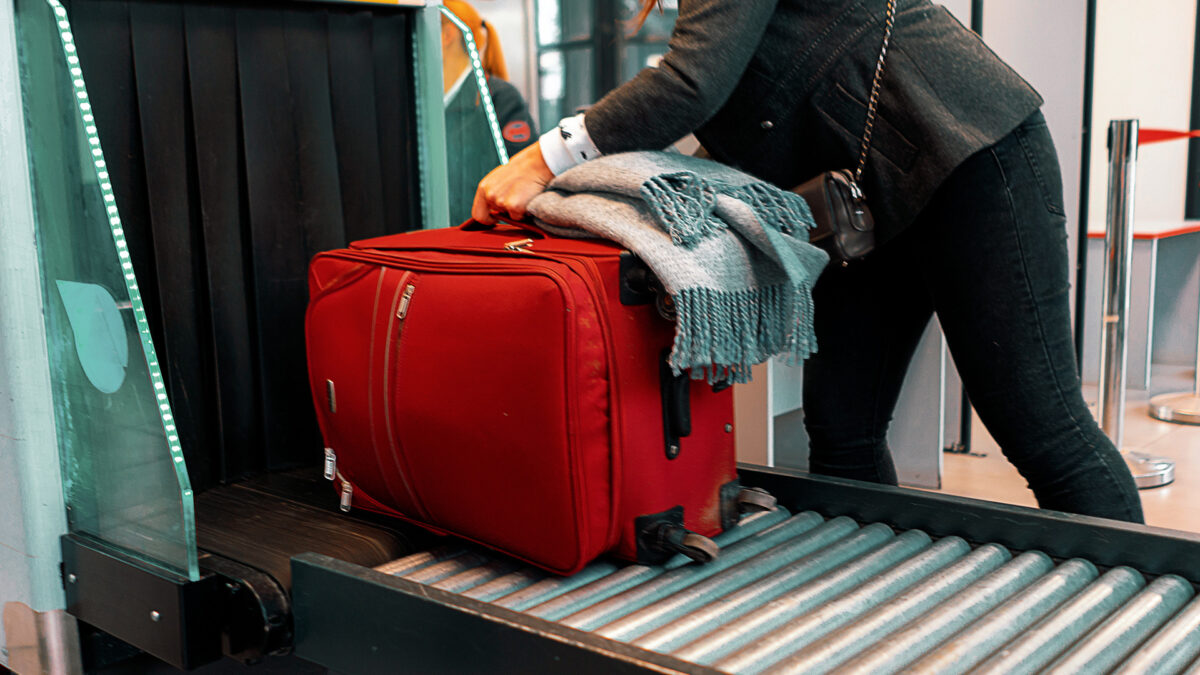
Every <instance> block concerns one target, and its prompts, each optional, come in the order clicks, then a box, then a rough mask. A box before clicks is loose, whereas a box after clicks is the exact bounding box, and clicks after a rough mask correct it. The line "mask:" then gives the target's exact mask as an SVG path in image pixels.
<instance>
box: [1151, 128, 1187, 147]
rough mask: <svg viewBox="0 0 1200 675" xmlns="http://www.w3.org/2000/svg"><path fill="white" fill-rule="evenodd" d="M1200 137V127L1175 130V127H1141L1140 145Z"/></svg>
mask: <svg viewBox="0 0 1200 675" xmlns="http://www.w3.org/2000/svg"><path fill="white" fill-rule="evenodd" d="M1196 137H1200V129H1196V130H1193V131H1175V130H1174V129H1141V130H1139V131H1138V145H1148V144H1150V143H1162V142H1164V141H1175V140H1179V139H1181V138H1196Z"/></svg>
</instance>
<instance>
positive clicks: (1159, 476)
mask: <svg viewBox="0 0 1200 675" xmlns="http://www.w3.org/2000/svg"><path fill="white" fill-rule="evenodd" d="M1137 141H1138V121H1137V120H1113V121H1112V122H1110V123H1109V126H1108V214H1107V216H1108V218H1107V223H1106V225H1107V227H1106V228H1105V235H1104V284H1103V286H1102V291H1101V296H1100V297H1101V303H1103V307H1102V308H1101V309H1102V310H1103V311H1102V314H1101V316H1102V323H1101V334H1100V392H1099V404H1098V406H1097V409H1098V418H1099V419H1098V421H1099V422H1100V428H1101V429H1103V430H1104V433H1105V434H1107V435H1108V437H1109V438H1110V439H1111V440H1112V442H1113V444H1114V445H1116V446H1117V447H1118V448H1121V446H1122V445H1123V443H1124V440H1125V367H1126V354H1127V351H1128V350H1127V345H1126V342H1125V338H1126V335H1127V333H1128V324H1127V323H1126V321H1125V316H1126V315H1127V314H1128V310H1129V271H1130V267H1131V265H1132V263H1133V213H1134V191H1135V188H1136V175H1137V171H1136V169H1137ZM1122 455H1124V457H1125V461H1126V463H1127V464H1128V465H1129V469H1130V471H1132V473H1133V478H1134V480H1135V481H1136V482H1137V485H1138V487H1139V488H1143V489H1144V488H1150V487H1158V486H1160V485H1166V484H1167V483H1170V482H1171V481H1173V480H1175V463H1174V462H1172V461H1171V460H1168V459H1163V458H1157V457H1150V456H1147V455H1144V454H1142V453H1137V452H1127V451H1125V450H1123V449H1122Z"/></svg>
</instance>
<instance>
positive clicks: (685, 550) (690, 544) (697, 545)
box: [679, 532, 721, 563]
mask: <svg viewBox="0 0 1200 675" xmlns="http://www.w3.org/2000/svg"><path fill="white" fill-rule="evenodd" d="M679 552H680V553H682V554H684V555H686V556H687V557H689V558H691V559H692V560H695V561H696V562H699V563H706V562H712V561H713V560H716V559H717V555H719V554H720V553H721V547H720V546H718V545H717V542H715V541H713V540H712V539H709V538H708V537H705V536H703V535H699V534H696V533H695V532H688V533H687V535H686V536H684V538H683V541H682V542H680V544H679Z"/></svg>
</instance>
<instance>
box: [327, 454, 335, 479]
mask: <svg viewBox="0 0 1200 675" xmlns="http://www.w3.org/2000/svg"><path fill="white" fill-rule="evenodd" d="M335 475H337V453H335V452H334V451H333V448H325V480H333V478H334V476H335Z"/></svg>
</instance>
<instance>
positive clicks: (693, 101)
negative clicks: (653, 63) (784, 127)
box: [584, 0, 778, 154]
mask: <svg viewBox="0 0 1200 675" xmlns="http://www.w3.org/2000/svg"><path fill="white" fill-rule="evenodd" d="M777 4H778V0H681V1H680V3H679V18H678V19H677V20H676V21H675V29H674V31H673V32H672V33H671V41H670V43H668V51H667V53H666V55H665V56H663V58H662V61H661V62H660V64H659V65H658V67H656V68H644V69H642V71H641V72H640V73H638V74H637V76H636V77H634V78H633V79H632V80H630V81H628V82H626V83H625V84H623V85H621V86H620V87H617V88H616V89H614V90H613V91H611V92H609V93H608V95H607V96H605V97H604V98H602V99H600V102H599V103H597V104H596V105H594V106H592V107H591V108H590V109H589V110H588V111H587V115H586V116H585V117H584V121H585V123H586V126H587V133H588V134H589V135H590V136H591V139H592V141H593V142H594V143H595V145H596V147H597V148H599V150H600V152H602V153H605V154H609V153H614V152H624V151H627V150H646V149H655V150H658V149H662V148H665V147H667V146H669V145H670V144H672V143H674V142H675V141H677V140H679V139H680V138H683V137H684V136H686V135H687V134H689V133H691V132H693V131H695V130H696V129H697V128H699V127H700V126H701V125H702V124H704V123H705V122H706V121H708V119H709V118H710V117H712V116H713V115H714V114H716V112H717V111H718V110H720V108H721V106H723V105H724V104H725V101H726V100H728V99H729V95H730V94H732V93H733V90H734V88H735V87H736V86H737V84H738V82H739V81H740V80H741V78H742V73H743V72H745V70H746V66H747V65H748V64H749V63H750V58H751V57H752V56H753V55H754V52H755V50H756V49H758V44H759V42H760V41H761V40H762V36H763V33H764V32H765V31H766V28H767V24H768V23H769V22H770V20H771V15H772V14H774V12H775V6H776V5H777Z"/></svg>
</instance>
